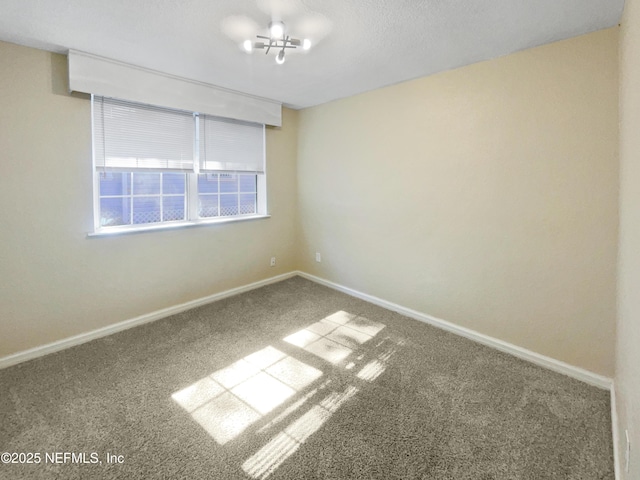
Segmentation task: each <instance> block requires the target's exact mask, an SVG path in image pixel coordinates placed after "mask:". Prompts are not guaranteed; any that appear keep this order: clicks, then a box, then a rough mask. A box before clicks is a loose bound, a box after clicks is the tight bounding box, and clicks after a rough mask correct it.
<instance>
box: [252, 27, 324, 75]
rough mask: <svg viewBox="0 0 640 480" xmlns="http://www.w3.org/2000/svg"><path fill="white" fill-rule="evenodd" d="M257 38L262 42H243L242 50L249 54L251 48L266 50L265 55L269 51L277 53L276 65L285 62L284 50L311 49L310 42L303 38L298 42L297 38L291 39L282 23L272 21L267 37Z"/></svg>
mask: <svg viewBox="0 0 640 480" xmlns="http://www.w3.org/2000/svg"><path fill="white" fill-rule="evenodd" d="M256 37H257V38H259V39H261V40H264V41H262V42H255V43H253V44H252V43H251V40H245V41H244V43H243V44H242V45H243V48H244V50H245V51H247V52H251V51H252V50H253V48H256V49H258V48H261V49H266V50H267V51H266V52H265V55H266V54H268V53H269V52H270V51H271V49H273V50H274V51H275V52H278V54H277V55H276V63H277V64H278V65H282V64H283V63H284V61H285V50H286V49H287V48H298V47H302V49H303V50H309V49H310V48H311V40H309V39H308V38H305V39H304V40H302V41H301V40H298V39H297V38H291V37H290V36H288V35H287V34H286V29H285V25H284V22H281V21H273V22H271V23H269V36H268V37H267V36H264V35H256Z"/></svg>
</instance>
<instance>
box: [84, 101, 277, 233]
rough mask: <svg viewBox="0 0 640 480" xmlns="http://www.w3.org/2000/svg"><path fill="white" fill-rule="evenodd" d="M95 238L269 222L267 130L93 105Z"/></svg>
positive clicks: (141, 108) (164, 111) (117, 104)
mask: <svg viewBox="0 0 640 480" xmlns="http://www.w3.org/2000/svg"><path fill="white" fill-rule="evenodd" d="M92 108H93V149H94V165H95V182H94V190H95V194H94V199H95V200H94V212H95V230H96V232H117V231H127V230H143V229H148V228H149V227H151V228H157V227H158V226H163V225H167V226H169V225H174V226H179V225H195V224H200V223H211V222H216V221H219V220H221V219H225V220H228V219H239V218H250V217H256V216H262V215H265V214H266V201H265V199H266V196H265V183H266V182H265V178H264V176H265V175H264V125H261V124H254V123H248V122H242V121H238V120H231V119H224V118H218V117H213V116H209V115H203V114H199V113H193V112H184V111H179V110H172V109H168V108H161V107H155V106H150V105H142V104H137V103H133V102H127V101H122V100H116V99H112V98H105V97H98V96H93V97H92Z"/></svg>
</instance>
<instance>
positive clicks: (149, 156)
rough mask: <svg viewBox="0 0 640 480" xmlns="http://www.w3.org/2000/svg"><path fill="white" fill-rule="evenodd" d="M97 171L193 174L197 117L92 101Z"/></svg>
mask: <svg viewBox="0 0 640 480" xmlns="http://www.w3.org/2000/svg"><path fill="white" fill-rule="evenodd" d="M92 103H93V122H94V124H93V135H94V139H93V145H94V158H95V166H96V168H97V169H99V168H104V169H113V170H127V171H129V170H146V171H149V170H174V171H190V172H192V171H193V167H194V150H195V147H194V144H195V142H194V139H195V121H194V114H193V113H191V112H184V111H180V110H172V109H168V108H162V107H156V106H151V105H144V104H140V103H133V102H127V101H125V100H117V99H113V98H107V97H98V96H94V97H93V102H92Z"/></svg>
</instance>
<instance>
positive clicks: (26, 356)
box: [0, 271, 612, 389]
mask: <svg viewBox="0 0 640 480" xmlns="http://www.w3.org/2000/svg"><path fill="white" fill-rule="evenodd" d="M296 275H299V276H301V277H303V278H306V279H308V280H311V281H313V282H316V283H318V284H320V285H324V286H327V287H330V288H333V289H334V290H338V291H340V292H343V293H346V294H348V295H351V296H353V297H357V298H360V299H362V300H365V301H367V302H370V303H373V304H375V305H378V306H381V307H383V308H386V309H387V310H392V311H395V312H398V313H400V314H402V315H405V316H407V317H410V318H413V319H416V320H419V321H421V322H425V323H428V324H429V325H433V326H435V327H438V328H441V329H443V330H447V331H449V332H452V333H455V334H457V335H460V336H462V337H465V338H468V339H470V340H473V341H476V342H478V343H482V344H483V345H487V346H489V347H492V348H495V349H497V350H500V351H502V352H505V353H509V354H511V355H514V356H516V357H518V358H522V359H524V360H528V361H530V362H532V363H535V364H537V365H540V366H542V367H545V368H548V369H549V370H553V371H555V372H558V373H562V374H565V375H568V376H569V377H572V378H575V379H577V380H581V381H583V382H586V383H588V384H590V385H594V386H596V387H599V388H603V389H610V388H611V385H612V380H611V379H610V378H608V377H604V376H602V375H598V374H595V373H593V372H590V371H588V370H584V369H582V368H579V367H575V366H573V365H569V364H567V363H564V362H561V361H559V360H556V359H553V358H551V357H547V356H545V355H541V354H539V353H535V352H532V351H531V350H527V349H525V348H522V347H519V346H517V345H513V344H511V343H508V342H504V341H502V340H499V339H497V338H493V337H490V336H488V335H484V334H482V333H479V332H476V331H474V330H471V329H468V328H465V327H461V326H459V325H455V324H453V323H451V322H447V321H446V320H442V319H439V318H436V317H432V316H430V315H427V314H425V313H421V312H418V311H416V310H412V309H410V308H406V307H403V306H401V305H397V304H395V303H392V302H389V301H387V300H383V299H381V298H378V297H374V296H373V295H368V294H366V293H362V292H359V291H357V290H353V289H351V288H348V287H345V286H343V285H339V284H337V283H334V282H331V281H329V280H325V279H323V278H320V277H316V276H315V275H311V274H308V273H305V272H301V271H293V272H289V273H285V274H282V275H277V276H275V277H271V278H267V279H265V280H261V281H258V282H255V283H251V284H249V285H244V286H241V287H237V288H232V289H230V290H226V291H224V292H220V293H215V294H213V295H209V296H207V297H203V298H199V299H196V300H192V301H190V302H186V303H182V304H180V305H175V306H173V307H168V308H164V309H162V310H157V311H155V312H151V313H147V314H144V315H141V316H139V317H136V318H132V319H130V320H125V321H123V322H119V323H115V324H113V325H109V326H107V327H103V328H99V329H97V330H92V331H90V332H86V333H82V334H80V335H75V336H73V337H69V338H65V339H62V340H59V341H56V342H53V343H49V344H47V345H42V346H39V347H35V348H31V349H29V350H24V351H22V352H17V353H14V354H11V355H8V356H6V357H2V358H0V369H2V368H6V367H10V366H12V365H16V364H18V363H22V362H26V361H27V360H32V359H34V358H38V357H41V356H43V355H47V354H49V353H54V352H57V351H60V350H64V349H65V348H69V347H73V346H75V345H80V344H82V343H86V342H89V341H91V340H95V339H96V338H101V337H105V336H107V335H111V334H113V333H117V332H120V331H122V330H126V329H129V328H133V327H135V326H138V325H142V324H144V323H149V322H153V321H155V320H159V319H161V318H165V317H168V316H170V315H175V314H176V313H180V312H184V311H185V310H189V309H191V308H195V307H199V306H201V305H205V304H207V303H211V302H215V301H216V300H221V299H223V298H227V297H231V296H233V295H238V294H240V293H243V292H248V291H250V290H254V289H256V288H260V287H263V286H265V285H269V284H271V283H276V282H279V281H282V280H285V279H287V278H291V277H293V276H296Z"/></svg>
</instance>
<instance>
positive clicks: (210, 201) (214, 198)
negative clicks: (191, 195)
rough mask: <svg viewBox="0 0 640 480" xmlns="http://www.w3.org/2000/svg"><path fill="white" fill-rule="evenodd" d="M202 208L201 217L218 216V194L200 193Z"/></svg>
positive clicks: (199, 213) (199, 212)
mask: <svg viewBox="0 0 640 480" xmlns="http://www.w3.org/2000/svg"><path fill="white" fill-rule="evenodd" d="M199 198H200V208H199V211H198V215H200V216H201V217H217V216H218V195H199Z"/></svg>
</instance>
